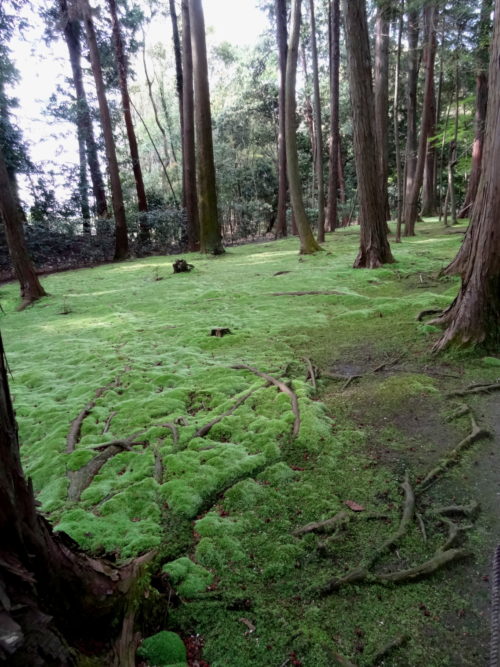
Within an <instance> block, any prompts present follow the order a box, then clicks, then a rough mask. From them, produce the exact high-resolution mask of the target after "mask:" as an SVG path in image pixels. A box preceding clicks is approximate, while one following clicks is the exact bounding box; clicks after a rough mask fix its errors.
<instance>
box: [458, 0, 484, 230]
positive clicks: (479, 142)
mask: <svg viewBox="0 0 500 667" xmlns="http://www.w3.org/2000/svg"><path fill="white" fill-rule="evenodd" d="M492 5H493V0H483V2H482V4H481V17H480V19H479V26H478V46H477V50H476V118H475V136H474V143H473V144H472V166H471V172H470V176H469V185H468V187H467V194H466V195H465V201H464V203H463V206H462V210H461V211H460V213H459V214H458V217H459V218H467V217H468V216H469V215H470V212H471V207H472V205H473V204H474V200H475V198H476V193H477V188H478V186H479V179H480V177H481V161H482V157H483V140H484V128H485V121H486V108H487V106H488V57H489V43H490V39H489V36H490V29H491V9H492Z"/></svg>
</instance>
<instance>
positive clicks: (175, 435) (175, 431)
mask: <svg viewBox="0 0 500 667" xmlns="http://www.w3.org/2000/svg"><path fill="white" fill-rule="evenodd" d="M179 419H183V417H180V418H179ZM182 425H183V426H187V422H185V423H183V424H182ZM160 426H161V428H168V429H170V430H171V431H172V444H173V446H174V447H177V444H178V442H179V430H178V428H177V426H176V425H175V424H172V423H171V422H166V423H164V424H160Z"/></svg>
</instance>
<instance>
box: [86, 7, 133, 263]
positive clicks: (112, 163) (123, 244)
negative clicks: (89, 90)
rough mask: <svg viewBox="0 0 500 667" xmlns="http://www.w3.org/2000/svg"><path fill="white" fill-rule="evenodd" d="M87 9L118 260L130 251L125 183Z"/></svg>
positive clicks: (89, 11) (88, 39)
mask: <svg viewBox="0 0 500 667" xmlns="http://www.w3.org/2000/svg"><path fill="white" fill-rule="evenodd" d="M80 6H81V8H82V13H83V23H84V26H85V34H86V37H87V44H88V47H89V53H90V64H91V67H92V73H93V75H94V80H95V86H96V92H97V100H98V102H99V112H100V116H101V124H102V132H103V136H104V143H105V144H106V157H107V161H108V171H109V179H110V182H111V199H112V203H113V214H114V218H115V255H114V259H115V260H121V259H126V258H127V257H128V255H129V250H128V234H127V220H126V217H125V206H124V204H123V192H122V184H121V181H120V172H119V169H118V160H117V157H116V148H115V140H114V137H113V129H112V125H111V116H110V113H109V107H108V101H107V99H106V89H105V86H104V79H103V75H102V67H101V62H100V57H99V48H98V46H97V39H96V34H95V29H94V23H93V21H92V12H91V9H90V5H89V0H81V5H80Z"/></svg>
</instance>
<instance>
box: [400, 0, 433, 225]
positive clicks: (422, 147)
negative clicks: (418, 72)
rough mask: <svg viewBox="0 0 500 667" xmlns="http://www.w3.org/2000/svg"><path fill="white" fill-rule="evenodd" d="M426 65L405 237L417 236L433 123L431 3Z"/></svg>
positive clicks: (426, 17)
mask: <svg viewBox="0 0 500 667" xmlns="http://www.w3.org/2000/svg"><path fill="white" fill-rule="evenodd" d="M424 29H425V38H424V45H425V46H424V63H425V86H424V99H423V108H422V118H421V122H420V138H419V142H418V154H417V164H416V167H415V173H414V176H413V181H412V182H411V187H410V188H409V191H408V192H407V195H406V201H405V212H404V220H405V236H414V235H415V223H416V221H417V218H418V198H419V195H420V189H421V187H422V180H423V176H424V165H425V156H426V148H427V138H428V137H429V128H430V126H431V122H432V114H433V110H432V107H431V104H430V99H431V95H432V91H433V90H434V59H435V56H436V6H435V5H434V4H433V3H429V4H428V5H426V6H425V8H424ZM434 113H435V111H434Z"/></svg>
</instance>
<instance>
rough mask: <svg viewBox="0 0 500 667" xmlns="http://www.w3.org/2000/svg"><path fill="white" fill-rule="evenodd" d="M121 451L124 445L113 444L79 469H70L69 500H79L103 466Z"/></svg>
mask: <svg viewBox="0 0 500 667" xmlns="http://www.w3.org/2000/svg"><path fill="white" fill-rule="evenodd" d="M120 452H123V447H117V446H116V445H112V446H110V447H108V448H107V449H105V450H104V451H103V452H101V453H100V454H98V455H97V456H96V457H94V458H93V459H92V460H91V461H89V462H88V463H86V464H85V465H84V466H83V467H82V468H80V469H79V470H70V471H68V478H69V488H68V500H70V501H71V502H77V501H79V500H80V496H81V495H82V493H83V492H84V491H85V489H86V488H87V487H88V486H90V484H91V482H92V480H93V479H94V477H95V476H96V475H97V473H98V472H99V471H100V469H101V468H102V467H103V465H104V464H105V463H106V462H107V461H109V459H111V458H113V456H115V455H116V454H120Z"/></svg>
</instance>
